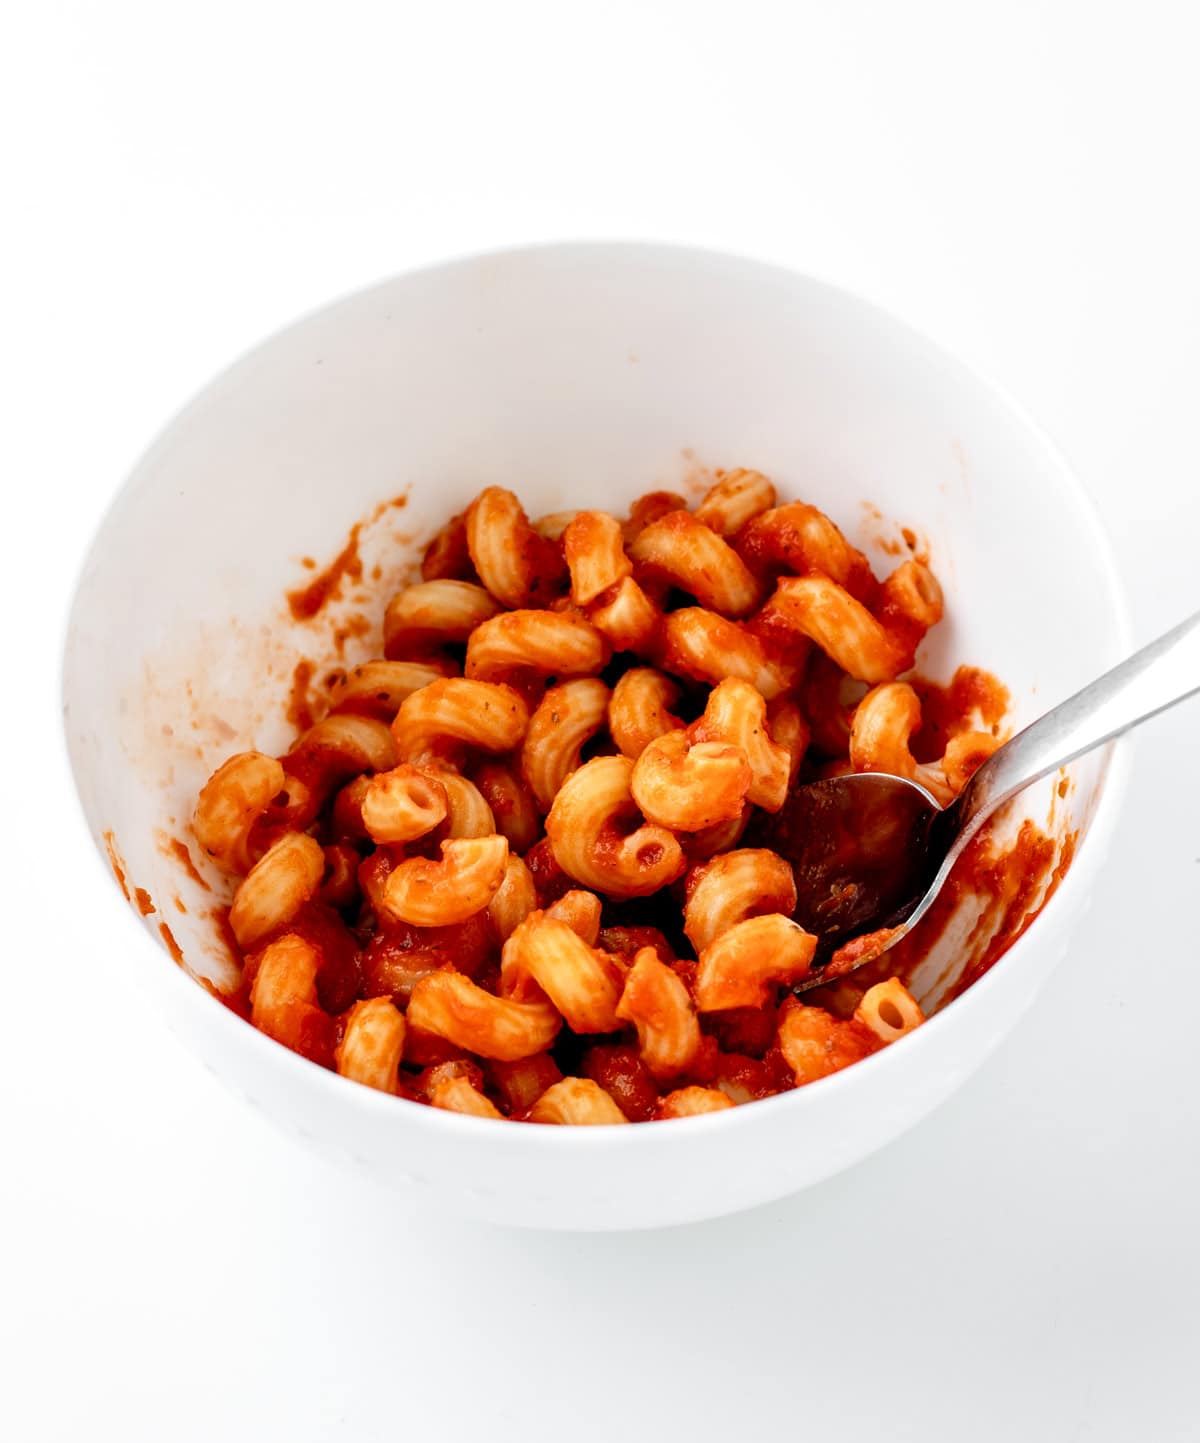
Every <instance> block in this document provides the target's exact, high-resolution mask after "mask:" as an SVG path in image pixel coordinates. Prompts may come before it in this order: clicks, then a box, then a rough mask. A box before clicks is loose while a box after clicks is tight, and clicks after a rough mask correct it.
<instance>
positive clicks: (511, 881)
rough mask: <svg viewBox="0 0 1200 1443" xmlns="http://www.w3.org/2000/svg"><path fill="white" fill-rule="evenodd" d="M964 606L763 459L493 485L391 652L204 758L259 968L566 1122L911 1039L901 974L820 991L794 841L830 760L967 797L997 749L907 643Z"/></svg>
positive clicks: (653, 1107) (335, 1063)
mask: <svg viewBox="0 0 1200 1443" xmlns="http://www.w3.org/2000/svg"><path fill="white" fill-rule="evenodd" d="M381 600H385V599H383V598H381ZM942 609H943V600H942V593H941V589H940V587H939V586H938V583H937V580H936V578H935V577H934V575H933V573H932V572H931V571H930V569H929V568H928V566H927V565H926V564H925V563H924V562H923V561H920V560H918V559H916V558H911V559H907V560H905V561H903V562H902V563H901V564H900V565H898V566H896V567H895V569H894V570H893V571H892V572H891V573H890V574H889V575H887V576H884V577H882V578H881V577H877V576H876V575H875V574H874V572H873V571H872V568H871V566H870V564H869V563H868V561H867V558H866V557H865V556H864V554H863V553H862V552H861V551H859V550H858V549H857V548H856V547H854V546H853V545H852V544H851V543H850V542H849V541H848V540H847V538H846V536H845V535H844V534H843V533H842V531H841V530H840V529H839V528H838V526H837V525H835V523H834V522H833V521H832V520H831V519H830V518H829V517H827V516H825V515H824V514H823V513H822V512H820V511H819V510H817V509H816V508H815V507H812V506H809V505H807V504H805V503H803V502H799V501H783V502H781V501H780V499H779V497H778V495H777V492H776V488H775V486H774V484H773V483H772V481H771V480H770V479H768V478H767V477H766V476H764V475H762V474H761V473H760V472H757V471H751V470H740V471H729V472H724V473H718V476H717V480H716V483H715V484H714V485H713V486H712V487H711V488H710V490H709V491H708V492H707V494H706V495H705V496H703V498H702V499H701V500H700V501H699V502H698V504H696V505H695V507H694V508H692V507H690V506H689V504H688V502H687V501H686V500H685V498H684V497H682V496H678V495H675V494H674V493H671V492H665V491H660V492H651V493H649V494H648V495H646V496H643V497H642V498H641V499H640V500H639V501H637V502H635V503H634V505H633V506H632V508H631V509H630V511H629V513H628V515H627V516H625V517H618V516H614V515H611V514H609V513H608V512H606V511H603V510H597V509H579V510H574V511H562V512H556V513H554V514H551V515H546V516H542V517H539V518H536V519H534V520H531V519H530V517H529V516H528V515H527V513H526V511H525V509H524V507H523V506H522V505H521V502H520V500H519V499H518V498H517V496H516V495H514V494H513V493H512V492H510V491H508V490H505V489H503V488H501V487H496V486H492V487H489V488H487V489H486V490H485V491H483V492H482V493H481V494H480V495H479V496H478V498H477V499H476V500H475V501H474V502H473V503H472V504H471V505H470V506H469V507H468V508H467V509H466V511H465V512H464V513H462V514H461V515H456V516H454V517H451V518H450V520H449V521H448V522H447V523H446V525H445V526H444V527H443V528H442V529H441V530H440V531H439V532H438V533H437V535H436V536H435V537H434V539H433V541H432V542H431V543H430V545H429V547H428V549H427V550H426V553H425V556H424V560H423V562H422V567H421V579H420V580H419V581H417V582H415V583H414V584H412V585H409V586H406V587H404V588H403V589H402V590H401V591H399V592H398V593H397V594H396V595H395V596H393V597H391V598H390V600H387V601H386V606H384V607H383V608H382V611H381V621H382V646H381V650H382V655H381V656H380V657H378V658H377V659H374V660H369V661H365V662H362V663H360V664H358V665H355V666H352V667H350V668H348V669H337V670H332V671H330V672H329V673H327V680H326V683H325V701H326V709H325V714H324V715H323V716H322V717H321V719H320V720H318V721H317V722H316V723H315V724H314V725H312V726H310V727H309V728H308V729H307V730H306V731H305V732H303V734H302V735H300V736H299V737H298V739H297V740H296V742H295V744H294V745H293V746H292V747H291V749H290V750H289V751H288V752H286V753H285V754H284V755H282V756H279V757H273V756H268V755H266V754H264V753H262V752H259V751H254V750H249V749H247V750H243V751H241V752H239V753H238V754H237V755H235V756H232V757H230V758H229V759H228V760H226V761H224V762H222V764H221V765H220V766H218V767H217V769H216V770H215V771H214V772H213V774H212V776H211V777H210V779H209V781H208V782H207V783H206V784H205V786H204V787H203V789H202V790H201V792H200V795H199V798H198V800H197V803H196V808H195V815H194V833H195V837H196V840H197V841H198V842H199V844H200V846H201V847H202V848H203V850H204V851H205V853H206V854H207V855H208V856H209V857H210V858H211V859H212V860H213V862H214V863H215V864H216V865H217V866H218V867H219V868H220V869H221V870H222V871H223V872H225V873H226V874H228V875H229V876H230V878H231V879H234V880H235V883H236V885H235V886H234V891H233V893H232V898H231V902H230V905H229V908H228V923H229V929H230V932H231V934H232V936H233V938H234V939H235V940H236V942H237V945H238V947H239V949H240V951H241V954H242V961H243V981H242V986H241V990H240V991H239V993H238V994H237V995H236V996H235V997H232V998H230V999H228V1000H229V1001H230V1002H231V1004H232V1005H234V1006H236V1007H238V1008H240V1010H241V1011H242V1012H243V1015H245V1016H246V1017H247V1018H248V1019H249V1020H250V1021H251V1022H252V1023H253V1024H254V1026H255V1027H257V1028H258V1029H260V1030H261V1031H262V1032H264V1033H266V1034H267V1035H268V1036H270V1037H272V1038H274V1039H275V1040H276V1041H277V1042H280V1043H282V1044H283V1045H285V1046H287V1047H289V1048H292V1049H293V1050H295V1051H297V1052H299V1053H301V1054H302V1055H303V1056H304V1057H306V1058H308V1059H309V1060H310V1061H312V1062H315V1063H317V1064H318V1065H320V1066H323V1067H326V1068H328V1069H330V1070H332V1071H336V1072H337V1073H339V1074H340V1075H341V1076H343V1077H345V1078H348V1079H351V1080H353V1081H355V1082H357V1083H359V1084H362V1085H365V1086H367V1087H371V1088H374V1089H375V1090H376V1091H379V1092H383V1093H386V1094H390V1095H393V1096H396V1097H398V1098H402V1099H405V1100H407V1101H408V1102H410V1103H420V1104H422V1105H426V1106H430V1107H434V1108H437V1109H440V1110H442V1111H445V1112H454V1113H459V1114H460V1115H465V1116H469V1117H474V1118H484V1119H489V1120H502V1119H509V1120H518V1121H524V1122H528V1123H534V1124H538V1123H541V1124H548V1125H557V1126H597V1125H599V1126H604V1125H611V1124H620V1123H625V1122H641V1121H647V1120H668V1119H678V1118H687V1117H696V1116H702V1115H706V1114H709V1113H715V1112H724V1111H727V1110H729V1109H730V1108H732V1107H735V1106H741V1105H745V1104H747V1103H749V1102H751V1101H753V1100H755V1099H758V1098H761V1097H767V1096H771V1095H773V1094H776V1093H780V1092H785V1091H788V1090H790V1089H792V1088H795V1087H800V1086H805V1085H808V1084H810V1083H812V1082H814V1081H817V1080H819V1079H820V1078H822V1077H825V1076H827V1075H829V1074H830V1073H832V1072H836V1071H838V1070H839V1069H841V1068H843V1067H846V1066H848V1065H850V1064H851V1063H854V1062H856V1061H859V1060H861V1059H862V1058H865V1057H868V1056H870V1055H871V1054H872V1053H874V1052H876V1051H877V1050H879V1049H880V1048H882V1047H886V1046H890V1045H891V1044H893V1043H894V1042H896V1041H897V1040H898V1039H900V1038H902V1037H904V1036H906V1035H907V1034H908V1033H909V1032H911V1031H912V1030H913V1029H914V1028H915V1027H917V1026H919V1025H920V1024H921V1022H922V1021H923V1018H922V1014H921V1009H920V1007H919V1006H918V1004H917V1002H916V1000H915V999H914V998H913V997H912V996H911V994H910V993H909V992H908V991H907V990H906V988H905V987H904V985H903V983H902V982H901V980H900V979H899V978H897V977H890V978H889V977H884V978H883V980H879V975H880V974H879V973H878V972H876V973H875V974H874V976H873V978H872V982H873V984H874V985H869V984H868V983H867V982H865V981H864V982H862V983H861V985H860V984H859V983H858V982H857V980H856V977H855V976H850V977H848V978H845V979H843V980H842V981H841V982H840V983H839V985H838V987H837V988H836V989H826V991H827V992H828V996H827V997H826V998H825V1000H826V1001H827V1002H828V1004H829V1005H828V1006H814V1005H811V1003H810V1001H808V1000H805V999H803V998H801V997H799V996H794V995H790V994H791V989H792V987H793V985H794V984H795V983H797V982H798V981H800V980H802V979H803V978H804V977H805V976H806V974H808V972H809V969H810V968H811V967H812V965H813V960H814V956H815V954H816V952H817V946H818V939H817V938H816V937H814V936H812V935H811V934H810V933H808V932H806V931H805V930H804V929H803V928H802V927H800V926H799V925H798V924H797V923H796V922H795V921H794V920H792V913H793V911H794V909H795V906H796V884H795V879H794V877H793V874H792V869H791V867H790V865H789V863H788V862H787V861H786V860H785V859H784V858H783V857H781V856H779V855H778V854H777V853H776V852H774V851H772V850H771V849H770V846H769V845H763V841H764V838H765V839H767V840H768V841H769V833H768V832H767V831H766V830H765V828H766V824H767V822H768V821H769V819H770V817H771V816H772V814H774V813H776V812H778V811H779V810H780V808H782V807H783V804H784V802H785V800H786V798H787V796H788V793H789V791H790V789H791V788H792V787H793V786H794V785H796V783H797V781H798V780H800V781H803V780H808V779H811V778H814V777H819V776H824V775H829V774H831V773H836V772H842V771H851V770H857V771H876V770H878V771H887V772H891V773H894V774H895V775H898V776H904V777H908V778H911V779H913V780H916V781H919V782H921V783H922V784H923V785H924V786H926V787H927V788H928V789H929V790H930V791H931V792H932V793H933V794H934V796H935V797H936V798H937V799H938V800H939V801H942V802H946V801H949V800H950V799H951V798H952V797H954V796H955V795H957V793H958V792H959V791H961V789H962V788H963V786H965V785H966V783H967V781H968V780H969V778H970V776H971V775H972V773H973V772H974V770H975V768H976V767H977V766H979V765H980V764H981V762H982V761H983V760H984V759H986V757H987V756H989V755H990V754H991V752H992V751H993V750H994V749H995V747H996V746H997V745H998V739H997V736H996V735H994V733H993V732H988V731H983V730H973V729H971V727H970V726H969V725H968V724H966V723H964V724H963V725H961V726H957V727H954V728H952V729H950V730H949V731H947V730H946V728H945V727H944V726H942V728H941V730H940V731H938V733H937V737H936V741H937V745H936V746H933V745H931V743H930V739H929V738H928V737H926V736H925V734H924V723H925V720H926V718H925V717H924V714H923V708H922V699H921V698H922V696H923V695H924V693H922V692H920V691H919V690H918V688H917V687H915V686H914V685H913V684H912V682H910V681H909V680H905V679H904V678H905V675H906V674H907V673H908V672H909V670H910V668H911V667H912V666H913V662H914V657H915V654H916V649H917V647H918V646H919V644H920V642H921V640H922V638H923V637H924V636H925V634H926V632H927V631H928V630H929V628H930V627H932V626H935V625H936V624H937V622H938V621H939V620H940V618H941V615H942ZM231 885H234V884H233V883H231Z"/></svg>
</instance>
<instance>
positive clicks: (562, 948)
mask: <svg viewBox="0 0 1200 1443" xmlns="http://www.w3.org/2000/svg"><path fill="white" fill-rule="evenodd" d="M500 978H501V984H502V986H503V988H504V991H505V994H506V995H507V996H510V997H515V998H517V999H518V1000H522V1001H523V1000H529V998H530V995H531V988H530V983H533V984H536V986H535V988H534V989H533V990H532V996H533V997H536V996H537V995H538V989H540V991H541V992H542V993H544V994H545V995H546V996H547V997H549V999H550V1001H551V1002H553V1004H554V1006H555V1007H556V1008H557V1009H558V1011H559V1012H560V1013H561V1014H562V1017H563V1020H564V1021H565V1022H566V1024H567V1026H568V1027H569V1028H570V1029H571V1030H572V1031H573V1032H578V1033H584V1032H613V1031H615V1030H616V1029H617V1027H618V1025H619V1024H618V1021H617V1011H616V1008H617V1003H618V1001H619V1000H620V997H621V972H620V970H619V969H618V968H617V966H616V965H615V963H614V962H613V959H612V958H611V957H609V956H608V955H607V954H606V953H604V952H600V951H598V950H597V949H596V948H595V947H590V946H588V944H587V943H586V942H585V941H584V940H583V938H582V937H580V935H579V934H578V933H577V932H576V931H575V930H574V929H573V928H572V927H571V926H570V924H569V923H567V922H564V921H560V920H559V919H558V918H555V917H550V916H547V914H546V913H545V912H531V913H530V914H529V916H528V917H526V918H525V920H524V921H523V922H522V923H521V925H520V926H519V927H518V928H517V929H516V931H514V932H513V934H512V936H511V937H510V938H509V939H508V941H507V942H506V943H505V944H504V951H503V954H502V955H501V959H500Z"/></svg>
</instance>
